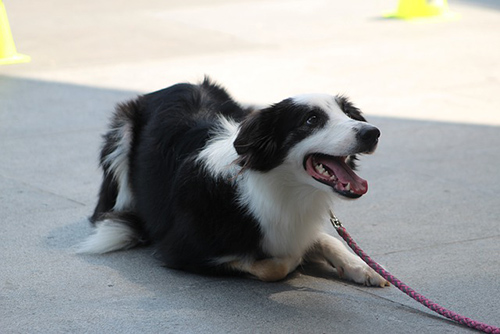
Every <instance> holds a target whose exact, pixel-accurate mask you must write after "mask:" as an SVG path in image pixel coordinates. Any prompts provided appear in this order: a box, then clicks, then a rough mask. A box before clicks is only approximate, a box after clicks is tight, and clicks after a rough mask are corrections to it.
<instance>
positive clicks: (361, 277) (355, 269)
mask: <svg viewBox="0 0 500 334" xmlns="http://www.w3.org/2000/svg"><path fill="white" fill-rule="evenodd" d="M337 272H338V273H339V276H340V277H343V278H346V279H349V280H351V281H354V282H356V283H359V284H363V285H366V286H379V287H382V288H383V287H385V286H389V285H390V284H389V282H388V281H386V280H385V279H384V278H383V277H382V276H380V275H379V274H378V273H376V272H375V270H373V269H372V268H370V267H369V266H368V265H367V264H366V263H365V262H363V261H362V260H361V259H356V261H349V262H347V263H345V264H344V265H343V266H339V267H338V268H337Z"/></svg>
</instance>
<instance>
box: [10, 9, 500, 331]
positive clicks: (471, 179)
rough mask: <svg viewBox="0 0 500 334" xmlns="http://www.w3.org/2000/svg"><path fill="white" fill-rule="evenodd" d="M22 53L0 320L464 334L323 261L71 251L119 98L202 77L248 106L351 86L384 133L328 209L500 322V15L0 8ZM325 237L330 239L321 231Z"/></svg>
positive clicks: (376, 250) (364, 240) (107, 327)
mask: <svg viewBox="0 0 500 334" xmlns="http://www.w3.org/2000/svg"><path fill="white" fill-rule="evenodd" d="M5 5H6V7H7V12H8V15H9V19H10V23H11V28H12V31H13V33H14V38H15V41H16V46H17V48H18V51H20V52H23V53H26V54H29V55H30V56H31V57H32V58H33V61H32V62H31V63H29V64H20V65H9V66H3V67H0V103H1V104H0V238H1V242H0V263H1V269H0V332H2V333H226V332H227V333H468V332H471V331H470V330H468V329H463V328H462V327H459V326H456V325H454V324H451V323H450V322H449V321H447V320H443V319H441V318H439V317H438V316H435V315H432V314H431V313H430V312H428V311H427V310H426V309H425V308H423V307H421V306H420V305H419V304H417V303H416V302H414V301H412V300H410V299H409V298H407V297H406V296H405V295H403V294H402V293H400V292H399V291H398V290H397V289H395V288H394V287H391V288H386V289H379V288H365V287H361V286H358V285H354V284H350V283H347V282H344V281H342V280H339V279H338V278H337V277H336V274H335V272H334V271H328V270H326V269H325V268H311V267H309V268H303V269H302V270H300V271H298V272H296V273H294V274H293V275H291V277H290V278H288V279H287V280H285V281H283V282H279V283H261V282H258V281H255V280H251V279H243V278H229V277H224V278H216V277H204V276H196V275H192V274H187V273H183V272H178V271H174V270H169V269H166V268H164V267H162V266H161V264H160V263H158V262H156V261H155V260H154V259H153V258H152V257H151V256H150V250H149V249H138V250H132V251H128V252H117V253H114V254H109V255H106V256H82V255H76V254H75V249H76V247H75V245H77V244H78V243H79V242H80V241H81V240H83V239H84V238H85V237H86V236H87V235H88V234H89V233H90V232H91V229H90V227H89V225H88V222H87V220H86V217H87V216H88V215H89V214H90V213H91V212H92V209H93V205H94V204H95V195H96V193H97V191H98V187H99V181H100V174H99V170H98V169H97V154H98V150H99V146H100V137H99V136H100V134H102V132H103V130H104V128H105V123H106V120H107V119H108V117H109V115H110V112H111V110H112V108H113V105H114V104H115V103H116V102H119V101H123V100H124V99H127V98H130V97H133V96H135V95H136V94H138V93H141V92H147V91H151V90H154V89H158V88H162V87H164V86H167V85H170V84H173V83H176V82H178V81H197V80H199V79H201V78H202V77H203V75H204V74H209V75H211V76H212V77H213V78H215V79H216V80H218V81H219V82H221V83H223V84H225V85H226V86H227V87H228V88H229V90H230V91H231V92H232V93H233V94H234V96H236V97H237V98H238V99H240V100H242V101H245V102H257V103H268V102H276V101H278V100H281V99H282V98H284V97H288V96H290V95H292V94H296V93H304V92H331V93H346V94H348V95H349V96H351V97H352V98H353V100H354V101H355V102H356V103H357V104H358V106H360V107H361V108H362V109H363V110H364V111H365V114H366V115H367V117H368V118H369V119H370V120H371V121H372V122H373V123H375V124H376V125H378V126H379V127H380V128H381V130H382V138H381V143H380V146H379V150H378V152H377V153H376V154H375V155H373V156H369V157H365V158H363V160H362V170H361V172H360V173H361V175H363V177H365V178H367V179H368V180H369V182H370V192H369V193H368V194H367V195H366V196H364V197H363V198H362V199H360V200H358V201H354V202H344V201H341V202H339V203H338V205H337V207H336V211H337V214H338V215H339V217H340V218H341V219H342V220H344V221H345V223H346V225H347V227H348V229H349V230H350V232H351V234H352V235H353V236H354V237H355V239H356V240H357V241H358V243H360V245H361V246H362V247H363V248H364V249H365V250H366V251H367V252H368V253H370V254H371V255H372V256H373V257H374V258H375V259H377V260H378V261H379V262H381V263H382V264H384V265H385V266H386V267H387V268H388V269H389V270H390V271H392V272H393V273H394V274H395V275H396V276H398V277H400V278H401V279H402V280H404V281H406V282H407V283H408V284H410V285H411V286H413V287H414V288H415V289H416V290H418V291H421V292H422V293H424V294H425V295H428V296H429V297H430V298H431V299H434V300H435V301H437V302H439V303H441V304H443V305H444V306H448V307H449V308H451V309H453V310H455V311H457V312H459V313H463V314H465V315H467V316H469V317H472V318H475V319H477V320H481V321H484V322H487V323H491V324H493V325H496V326H500V311H499V308H498V301H499V298H500V256H499V255H500V205H499V204H500V199H499V193H500V172H499V168H498V165H499V164H500V150H499V147H500V128H499V125H500V112H499V111H500V94H499V93H500V45H499V43H498V41H500V10H499V6H498V5H496V4H495V3H494V2H491V1H479V2H477V1H476V2H472V1H462V2H453V3H452V4H451V5H452V9H453V10H454V11H456V12H458V13H459V14H461V19H460V20H454V21H440V20H420V21H415V22H402V21H398V20H386V19H381V13H383V12H384V11H386V10H390V9H393V8H394V7H395V6H396V1H388V0H387V1H369V2H367V1H361V0H356V1H338V0H334V1H332V0H330V1H320V0H312V1H308V2H303V1H292V0H282V1H277V0H276V1H229V0H217V1H211V2H210V4H208V2H205V1H201V0H190V1H178V0H170V1H163V0H161V1H160V0H151V1H131V0H127V1H97V0H88V1H80V2H71V4H69V3H68V2H67V1H64V0H47V1H35V0H16V1H10V0H6V1H5ZM330 231H331V232H332V233H334V232H333V231H332V230H331V229H330Z"/></svg>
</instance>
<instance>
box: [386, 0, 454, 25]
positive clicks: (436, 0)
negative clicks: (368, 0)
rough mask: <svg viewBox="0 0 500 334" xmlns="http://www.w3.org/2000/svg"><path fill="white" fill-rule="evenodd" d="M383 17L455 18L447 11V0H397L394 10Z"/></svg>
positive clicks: (407, 18) (408, 18)
mask: <svg viewBox="0 0 500 334" xmlns="http://www.w3.org/2000/svg"><path fill="white" fill-rule="evenodd" d="M384 16H385V17H390V18H397V19H404V20H411V19H417V18H427V17H443V18H457V17H458V15H457V14H454V13H452V12H450V11H449V9H448V1H447V0H399V4H398V8H397V10H396V12H393V13H389V14H386V15H384Z"/></svg>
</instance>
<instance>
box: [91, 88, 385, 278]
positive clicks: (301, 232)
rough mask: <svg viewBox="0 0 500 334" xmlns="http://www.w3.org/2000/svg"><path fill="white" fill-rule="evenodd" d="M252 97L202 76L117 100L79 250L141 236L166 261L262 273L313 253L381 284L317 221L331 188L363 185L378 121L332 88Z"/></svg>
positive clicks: (358, 192)
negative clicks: (363, 163) (363, 166)
mask: <svg viewBox="0 0 500 334" xmlns="http://www.w3.org/2000/svg"><path fill="white" fill-rule="evenodd" d="M254 109H255V108H250V107H243V106H241V105H239V104H238V103H236V102H235V101H234V100H233V99H232V98H231V97H230V96H229V95H228V93H227V92H226V91H225V90H224V89H223V88H221V87H220V86H218V85H216V84H214V83H212V82H211V81H210V80H209V79H205V80H204V81H203V82H202V83H201V84H199V85H192V84H177V85H174V86H171V87H168V88H166V89H163V90H160V91H157V92H154V93H151V94H147V95H143V96H140V97H138V98H137V99H136V100H133V101H130V102H128V103H125V104H120V105H118V107H117V109H116V112H115V114H114V117H113V119H112V122H111V125H110V129H109V131H108V133H107V134H106V135H105V136H104V146H103V148H102V152H101V159H100V163H101V166H102V168H103V170H104V178H103V182H102V186H101V190H100V195H99V201H98V204H97V207H96V208H95V212H94V214H93V216H92V217H91V221H92V223H93V224H94V225H95V234H93V235H92V236H90V237H89V239H88V240H86V241H85V242H84V243H83V244H82V248H81V252H85V253H106V252H110V251H115V250H119V249H126V248H130V247H133V246H136V245H139V244H144V243H150V242H151V243H152V244H153V245H154V247H155V254H156V255H157V256H158V257H159V258H160V259H161V260H162V261H164V262H165V264H166V265H167V266H168V267H172V268H179V269H185V270H194V271H211V272H213V271H222V272H240V273H241V272H242V273H247V274H251V275H253V276H255V277H257V278H258V279H260V280H263V281H275V280H280V279H283V278H285V277H286V276H287V275H288V274H289V273H290V272H292V271H293V270H295V268H296V267H297V266H298V265H299V264H300V263H302V262H303V261H306V260H312V259H315V260H317V259H320V260H323V261H326V262H327V263H328V264H330V265H332V266H334V267H335V268H336V269H337V271H338V273H339V275H340V276H343V277H346V278H348V279H351V280H353V281H355V282H357V283H361V284H366V285H374V286H385V285H387V284H388V283H387V282H386V281H385V280H384V279H383V278H382V277H381V276H379V275H378V274H377V273H375V272H374V271H373V270H372V269H370V268H369V267H368V266H367V265H366V264H365V263H364V262H363V261H362V260H361V259H360V258H359V257H357V256H355V255H353V254H352V253H351V252H349V251H348V250H347V249H346V247H345V246H344V245H343V244H342V243H341V242H340V241H339V240H338V239H336V238H334V237H332V236H330V235H329V234H326V233H324V232H323V231H322V228H323V226H324V224H325V223H327V222H328V218H329V216H328V212H329V209H330V207H331V206H332V203H333V202H334V200H335V198H336V197H344V198H358V197H360V196H362V195H363V194H365V193H366V192H367V190H368V186H367V182H366V181H365V180H363V179H362V178H360V177H359V176H358V175H356V174H355V173H354V171H353V169H354V167H355V160H356V154H359V153H371V152H373V151H374V150H375V148H376V146H377V142H378V137H379V135H380V132H379V130H378V129H377V128H376V127H374V126H372V125H370V124H368V123H366V121H365V119H364V118H363V116H362V115H361V113H360V111H359V110H358V109H357V108H356V107H354V106H353V104H351V103H350V102H349V100H348V99H347V98H345V97H343V96H330V95H321V94H311V95H300V96H296V97H293V98H288V99H286V100H283V101H281V102H279V103H276V104H274V105H271V106H269V107H267V108H264V109H261V110H254Z"/></svg>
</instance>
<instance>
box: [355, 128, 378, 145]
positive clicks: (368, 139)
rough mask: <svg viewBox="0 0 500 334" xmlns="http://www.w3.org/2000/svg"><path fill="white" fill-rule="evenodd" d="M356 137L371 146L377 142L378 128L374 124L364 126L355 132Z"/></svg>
mask: <svg viewBox="0 0 500 334" xmlns="http://www.w3.org/2000/svg"><path fill="white" fill-rule="evenodd" d="M357 137H358V139H359V140H360V141H361V142H362V143H363V144H364V145H366V146H367V147H371V146H373V145H375V144H377V142H378V137H380V130H379V129H377V128H376V127H374V126H364V127H362V128H361V129H359V131H358V133H357Z"/></svg>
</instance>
